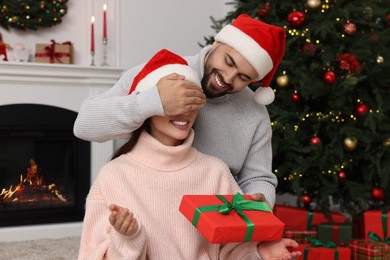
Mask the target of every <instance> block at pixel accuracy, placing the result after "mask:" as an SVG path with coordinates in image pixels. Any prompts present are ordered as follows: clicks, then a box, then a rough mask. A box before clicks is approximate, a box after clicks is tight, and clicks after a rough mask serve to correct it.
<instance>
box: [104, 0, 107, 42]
mask: <svg viewBox="0 0 390 260" xmlns="http://www.w3.org/2000/svg"><path fill="white" fill-rule="evenodd" d="M103 40H104V41H107V5H106V4H104V5H103Z"/></svg>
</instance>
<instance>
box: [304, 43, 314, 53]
mask: <svg viewBox="0 0 390 260" xmlns="http://www.w3.org/2000/svg"><path fill="white" fill-rule="evenodd" d="M301 50H302V52H307V53H312V54H315V53H316V51H317V48H316V46H315V45H314V44H313V43H311V42H306V43H304V44H303V45H302V48H301Z"/></svg>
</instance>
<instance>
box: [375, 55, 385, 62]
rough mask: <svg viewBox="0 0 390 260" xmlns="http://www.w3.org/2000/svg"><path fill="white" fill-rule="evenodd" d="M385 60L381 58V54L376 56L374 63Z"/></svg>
mask: <svg viewBox="0 0 390 260" xmlns="http://www.w3.org/2000/svg"><path fill="white" fill-rule="evenodd" d="M383 62H385V58H383V56H381V55H378V57H376V63H383Z"/></svg>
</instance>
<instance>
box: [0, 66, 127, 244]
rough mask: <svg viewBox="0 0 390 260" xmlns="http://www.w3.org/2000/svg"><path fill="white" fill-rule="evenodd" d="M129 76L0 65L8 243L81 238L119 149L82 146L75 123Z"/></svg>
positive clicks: (3, 219) (1, 215)
mask: <svg viewBox="0 0 390 260" xmlns="http://www.w3.org/2000/svg"><path fill="white" fill-rule="evenodd" d="M121 72H122V70H121V69H117V68H100V67H91V66H78V65H63V64H43V63H11V62H4V63H0V93H2V94H1V95H0V118H1V120H0V193H1V192H4V193H3V195H0V204H1V205H0V241H21V240H29V239H40V238H60V237H69V236H79V235H80V234H81V229H82V218H83V214H84V203H85V197H86V194H87V193H88V191H89V186H90V183H92V181H93V180H94V179H95V177H96V174H97V173H98V171H99V170H100V168H101V167H102V166H103V165H104V164H105V163H106V162H107V161H108V160H109V158H110V156H111V155H112V153H113V150H114V142H113V141H108V142H104V143H95V142H86V141H82V140H79V139H77V138H76V137H75V136H74V135H73V123H74V120H75V118H76V116H77V112H78V110H79V108H80V105H81V103H82V101H83V100H84V99H85V98H87V97H89V96H92V95H96V94H99V93H101V92H103V91H106V90H107V89H109V88H111V87H112V85H113V84H114V83H115V82H116V81H117V79H118V78H119V76H120V74H121ZM16 187H18V188H17V189H18V191H17V192H15V190H16ZM22 188H23V189H22ZM48 191H50V192H49V193H48ZM5 192H7V193H9V194H8V195H7V196H5V195H4V194H5ZM13 192H14V193H13ZM11 193H13V194H12V196H11V195H10V194H11Z"/></svg>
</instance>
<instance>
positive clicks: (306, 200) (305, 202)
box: [301, 193, 311, 207]
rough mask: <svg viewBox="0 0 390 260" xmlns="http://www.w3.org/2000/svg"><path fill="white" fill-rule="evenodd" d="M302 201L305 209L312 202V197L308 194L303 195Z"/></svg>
mask: <svg viewBox="0 0 390 260" xmlns="http://www.w3.org/2000/svg"><path fill="white" fill-rule="evenodd" d="M301 201H302V203H303V205H304V206H305V207H307V206H309V204H310V202H311V196H310V195H307V194H306V193H305V194H303V195H302V197H301Z"/></svg>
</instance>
